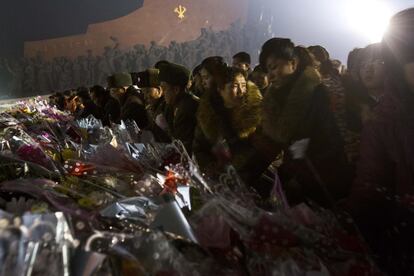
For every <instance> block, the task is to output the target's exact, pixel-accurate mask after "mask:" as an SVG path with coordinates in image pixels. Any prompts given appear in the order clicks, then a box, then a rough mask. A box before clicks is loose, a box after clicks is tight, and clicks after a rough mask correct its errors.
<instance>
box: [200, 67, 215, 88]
mask: <svg viewBox="0 0 414 276" xmlns="http://www.w3.org/2000/svg"><path fill="white" fill-rule="evenodd" d="M200 76H201V81H202V86H203V89H204V90H209V89H211V88H212V86H213V76H212V75H211V74H210V73H209V72H208V71H207V70H206V69H204V68H203V69H201V71H200Z"/></svg>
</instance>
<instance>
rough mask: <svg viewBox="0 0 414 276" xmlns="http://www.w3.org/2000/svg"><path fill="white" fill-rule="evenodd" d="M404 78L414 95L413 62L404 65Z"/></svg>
mask: <svg viewBox="0 0 414 276" xmlns="http://www.w3.org/2000/svg"><path fill="white" fill-rule="evenodd" d="M404 78H405V81H406V82H407V84H408V86H409V88H410V90H411V92H413V93H414V62H411V63H407V64H405V65H404Z"/></svg>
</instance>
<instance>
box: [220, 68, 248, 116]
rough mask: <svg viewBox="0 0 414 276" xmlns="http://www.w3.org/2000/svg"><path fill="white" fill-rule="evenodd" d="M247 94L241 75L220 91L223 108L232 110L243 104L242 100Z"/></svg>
mask: <svg viewBox="0 0 414 276" xmlns="http://www.w3.org/2000/svg"><path fill="white" fill-rule="evenodd" d="M246 93H247V81H246V78H245V77H244V76H243V75H237V76H236V77H235V78H234V79H233V81H231V82H229V83H226V85H225V86H224V89H221V90H220V95H221V97H222V98H223V101H224V106H225V107H227V108H233V107H236V106H238V105H240V104H241V103H242V102H243V98H244V96H245V95H246Z"/></svg>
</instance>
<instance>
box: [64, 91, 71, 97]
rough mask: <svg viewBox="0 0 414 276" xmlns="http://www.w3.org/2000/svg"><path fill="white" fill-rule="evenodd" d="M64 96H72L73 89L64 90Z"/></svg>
mask: <svg viewBox="0 0 414 276" xmlns="http://www.w3.org/2000/svg"><path fill="white" fill-rule="evenodd" d="M63 96H65V97H70V96H72V91H71V90H65V91H64V92H63Z"/></svg>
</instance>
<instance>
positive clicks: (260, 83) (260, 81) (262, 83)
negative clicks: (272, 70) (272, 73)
mask: <svg viewBox="0 0 414 276" xmlns="http://www.w3.org/2000/svg"><path fill="white" fill-rule="evenodd" d="M252 81H253V83H254V84H256V86H257V87H258V88H259V89H264V88H266V87H268V86H269V80H268V78H267V75H266V74H265V73H264V72H260V71H256V72H253V73H252Z"/></svg>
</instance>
